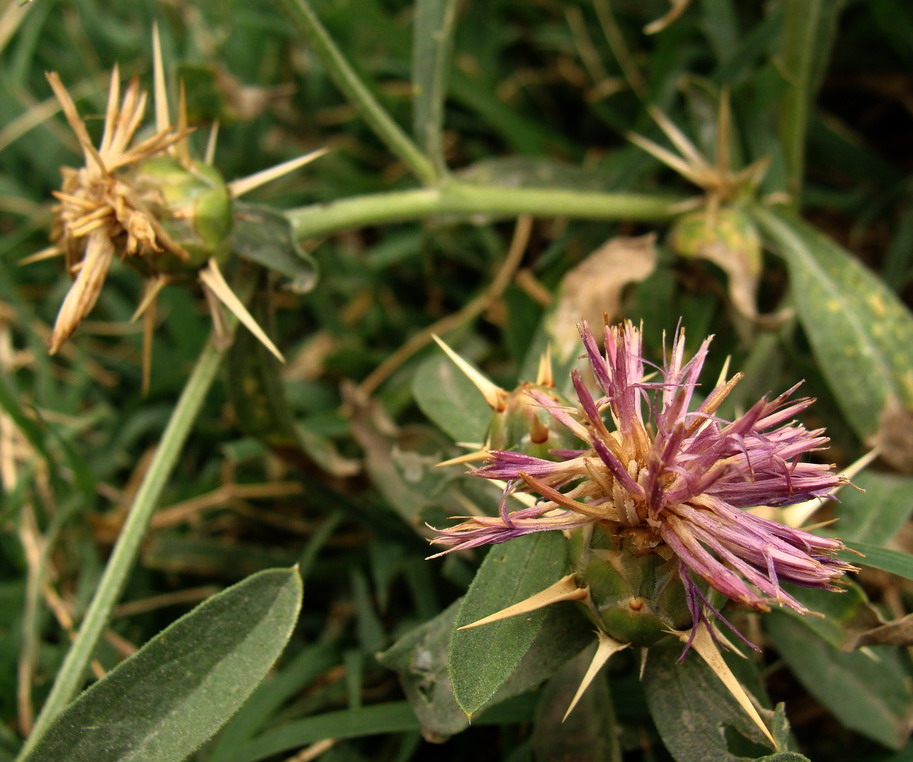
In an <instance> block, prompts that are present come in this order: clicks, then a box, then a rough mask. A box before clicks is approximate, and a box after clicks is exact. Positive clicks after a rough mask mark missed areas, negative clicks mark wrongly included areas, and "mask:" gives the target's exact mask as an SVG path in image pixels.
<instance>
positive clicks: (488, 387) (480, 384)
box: [431, 335, 507, 410]
mask: <svg viewBox="0 0 913 762" xmlns="http://www.w3.org/2000/svg"><path fill="white" fill-rule="evenodd" d="M431 338H433V339H434V340H435V341H436V342H437V345H438V346H439V347H440V348H441V349H443V350H444V353H445V354H446V355H447V357H449V358H450V359H451V360H453V364H454V365H456V366H457V367H458V368H459V369H460V370H461V371H463V374H464V375H465V376H466V378H468V379H469V380H470V381H472V383H473V385H474V386H475V388H476V389H478V390H479V391H480V392H481V393H482V396H483V397H484V398H485V401H486V402H487V403H488V407H490V408H491V409H492V410H503V409H504V403H505V401H506V399H507V392H505V391H504V390H503V389H502V388H501V387H500V386H498V385H497V384H495V383H494V382H492V381H489V380H488V379H487V378H485V376H484V375H482V373H481V372H480V371H479V370H477V369H476V368H474V367H473V366H472V365H470V364H469V363H468V362H467V361H466V360H464V359H463V358H462V357H460V356H459V355H458V354H457V353H456V352H454V351H453V350H452V349H451V348H450V347H449V346H447V344H446V343H444V341H443V340H442V339H441V338H440V337H438V336H434V335H432V337H431Z"/></svg>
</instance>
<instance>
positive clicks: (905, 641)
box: [854, 614, 913, 648]
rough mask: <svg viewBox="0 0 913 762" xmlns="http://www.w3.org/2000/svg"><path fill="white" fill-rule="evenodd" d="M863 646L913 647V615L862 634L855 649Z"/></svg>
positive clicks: (857, 639)
mask: <svg viewBox="0 0 913 762" xmlns="http://www.w3.org/2000/svg"><path fill="white" fill-rule="evenodd" d="M862 646H913V614H907V615H906V616H905V617H901V618H900V619H896V620H894V621H893V622H887V623H886V624H883V625H881V626H879V627H873V628H872V629H871V630H868V631H866V632H863V633H861V634H860V635H859V637H857V638H856V642H855V644H854V647H855V648H861V647H862Z"/></svg>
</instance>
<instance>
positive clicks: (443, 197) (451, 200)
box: [286, 183, 683, 238]
mask: <svg viewBox="0 0 913 762" xmlns="http://www.w3.org/2000/svg"><path fill="white" fill-rule="evenodd" d="M682 202H683V199H681V198H661V197H657V196H652V195H649V196H648V195H642V194H635V193H588V192H585V191H574V190H567V189H564V188H507V187H495V186H483V185H479V186H476V185H466V184H463V183H448V184H446V185H444V186H441V187H439V188H424V189H419V190H408V191H397V192H392V193H377V194H371V195H365V196H356V197H355V198H347V199H343V200H341V201H332V202H330V203H326V204H314V205H313V206H305V207H300V208H298V209H291V210H289V211H288V212H286V214H287V216H288V218H289V220H290V221H291V223H292V227H293V228H294V230H295V235H296V236H297V237H298V238H311V237H315V236H321V235H327V234H329V233H335V232H338V231H340V230H349V229H354V228H361V227H365V226H366V225H380V224H385V223H390V222H404V221H408V220H420V219H425V218H427V217H441V216H453V217H458V218H463V219H467V218H468V219H472V218H483V219H490V218H504V217H517V216H519V215H521V214H530V215H533V216H538V217H571V218H577V219H589V220H631V221H644V222H646V221H653V220H665V219H669V218H670V217H674V216H676V215H677V214H680V213H681V212H682V208H683V207H682Z"/></svg>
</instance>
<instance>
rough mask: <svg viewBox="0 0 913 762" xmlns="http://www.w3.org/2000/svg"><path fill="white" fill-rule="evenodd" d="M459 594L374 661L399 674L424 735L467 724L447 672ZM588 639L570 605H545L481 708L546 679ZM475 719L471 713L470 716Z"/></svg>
mask: <svg viewBox="0 0 913 762" xmlns="http://www.w3.org/2000/svg"><path fill="white" fill-rule="evenodd" d="M461 604H462V599H460V600H459V601H457V602H455V603H454V604H452V605H451V606H450V607H449V608H447V609H446V610H445V611H443V612H441V613H440V614H438V615H437V616H436V617H434V618H433V619H431V620H430V621H428V622H425V623H424V624H423V625H421V626H420V627H416V628H415V629H414V630H412V631H410V632H408V633H406V634H405V635H404V636H403V637H402V638H400V639H399V640H398V641H397V642H396V643H394V644H393V646H391V647H390V648H389V649H387V650H386V651H384V652H383V653H382V654H379V655H378V657H377V658H378V661H380V663H381V664H383V665H384V666H385V667H388V668H389V669H393V670H396V671H397V672H398V673H399V679H400V683H401V684H402V686H403V690H404V691H405V693H406V698H408V699H409V703H410V704H411V705H412V708H413V709H414V710H415V714H416V716H417V717H418V718H419V720H420V721H421V723H422V734H423V735H424V736H425V738H434V739H435V740H438V741H443V740H444V739H445V738H447V736H451V735H453V734H455V733H459V732H460V731H461V730H463V729H465V728H466V727H467V726H468V725H469V718H468V717H466V715H465V713H464V712H463V710H462V709H460V707H459V706H458V705H457V703H456V700H455V699H454V697H453V685H452V684H451V682H450V677H449V675H448V657H449V651H450V641H451V636H452V634H453V632H454V625H455V624H456V618H457V614H458V613H459V609H460V606H461ZM592 641H593V633H592V632H591V630H590V627H589V626H588V624H587V621H586V620H585V619H584V618H583V616H582V615H581V614H580V612H579V611H578V610H577V608H576V607H575V606H572V605H570V604H564V605H558V606H549V607H548V609H547V611H546V617H545V622H544V623H543V624H542V627H541V629H540V630H539V633H538V634H537V635H536V639H535V640H534V641H533V644H532V646H530V649H529V650H528V651H527V652H526V655H525V656H524V657H523V658H522V659H521V660H520V662H519V664H518V665H517V667H516V669H515V670H514V672H513V674H512V675H511V676H510V678H509V679H508V680H506V681H505V682H504V684H503V685H502V686H501V687H500V688H499V689H498V691H497V692H496V693H495V695H494V696H492V698H491V699H490V700H489V702H488V703H487V704H486V706H485V707H483V708H482V710H481V712H482V715H481V717H482V718H484V717H487V709H488V707H490V706H493V705H495V704H497V703H499V702H501V701H505V700H507V699H509V698H512V697H514V696H518V695H520V694H521V693H524V692H525V691H528V690H529V689H530V688H534V687H535V686H537V685H539V684H540V683H541V682H542V681H544V680H546V679H548V677H550V676H551V675H552V674H553V673H554V671H555V670H556V669H557V668H558V667H559V666H560V665H561V664H562V663H563V662H565V661H566V660H567V659H569V658H571V657H572V656H573V655H574V654H575V653H577V652H578V651H580V650H581V649H582V648H584V647H585V646H586V645H587V644H589V643H591V642H592ZM474 721H475V718H474Z"/></svg>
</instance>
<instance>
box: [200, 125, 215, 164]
mask: <svg viewBox="0 0 913 762" xmlns="http://www.w3.org/2000/svg"><path fill="white" fill-rule="evenodd" d="M218 139H219V121H218V120H216V121H214V122H213V123H212V129H211V130H210V131H209V139H208V140H207V141H206V155H205V156H204V157H203V163H204V164H209V165H210V166H212V163H213V162H214V161H215V160H216V141H218Z"/></svg>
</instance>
